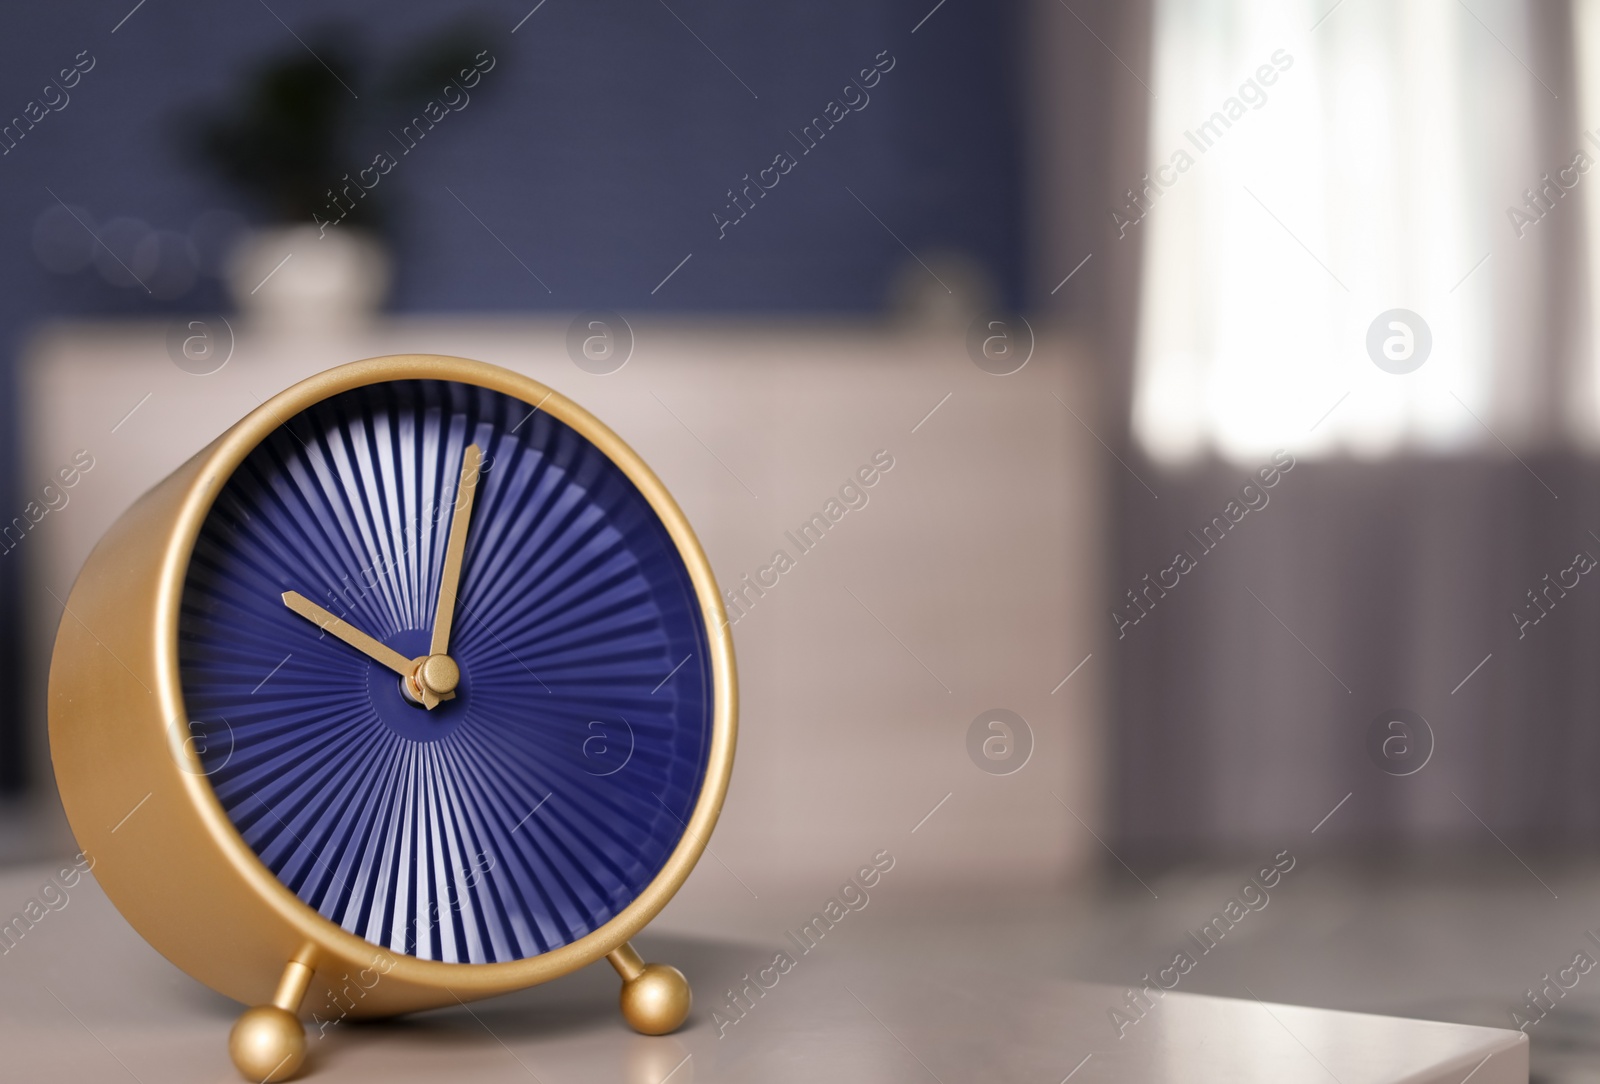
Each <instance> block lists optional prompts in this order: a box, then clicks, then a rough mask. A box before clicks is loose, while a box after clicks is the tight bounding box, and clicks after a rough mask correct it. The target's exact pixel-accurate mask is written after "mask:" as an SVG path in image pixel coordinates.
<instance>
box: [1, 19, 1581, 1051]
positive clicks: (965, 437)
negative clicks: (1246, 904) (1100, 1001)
mask: <svg viewBox="0 0 1600 1084" xmlns="http://www.w3.org/2000/svg"><path fill="white" fill-rule="evenodd" d="M130 7H131V8H132V10H129V8H130ZM9 20H10V23H9V25H10V30H11V32H10V33H8V34H7V35H5V37H4V38H3V40H0V58H3V62H0V178H3V181H0V184H3V186H4V192H5V194H6V197H7V198H6V199H5V201H4V204H3V207H0V282H3V283H4V284H5V288H4V289H3V290H0V358H3V367H0V400H3V407H0V411H3V412H0V551H3V552H0V646H3V648H4V657H5V658H6V659H7V660H8V662H9V665H8V666H7V667H6V672H7V674H8V681H9V683H10V684H11V686H12V689H13V692H14V693H15V695H14V696H12V697H9V698H7V699H6V700H5V701H3V702H0V790H3V792H4V795H5V803H4V815H3V818H0V858H3V859H4V860H6V861H8V862H12V863H20V862H29V861H35V860H38V859H40V858H41V857H43V856H46V855H51V854H55V853H61V852H65V851H68V850H69V849H70V847H71V844H70V839H69V836H68V835H67V833H66V829H65V826H64V822H63V820H62V818H61V816H60V813H59V807H58V805H57V804H56V802H55V799H54V795H53V788H52V783H51V776H50V771H49V762H48V750H47V747H46V742H45V737H44V732H45V721H44V710H43V696H44V683H45V680H46V675H47V672H48V662H49V651H50V645H51V641H52V638H53V635H54V629H55V627H56V625H57V623H58V622H59V621H60V620H61V616H62V600H63V599H65V598H66V595H67V592H68V591H69V590H70V588H71V584H72V580H73V577H74V576H75V574H76V571H77V568H78V567H79V565H80V564H81V562H82V560H83V558H84V556H85V555H86V554H87V553H88V551H89V549H90V548H91V547H92V546H93V544H94V542H95V541H96V540H97V539H98V537H99V536H100V534H101V533H102V532H103V531H104V530H105V528H106V527H107V526H109V524H110V523H111V522H112V521H113V520H114V519H115V518H116V516H117V515H118V514H120V513H121V511H123V510H124V509H125V508H126V507H127V506H128V505H129V504H130V503H131V502H132V501H133V500H134V499H135V498H136V497H137V495H138V494H139V493H140V492H142V491H143V489H144V488H147V487H148V486H149V485H151V484H153V483H154V482H155V481H157V480H159V479H160V478H161V477H163V476H164V475H165V474H166V473H167V472H169V471H170V470H172V469H173V468H174V467H175V466H177V465H178V464H179V463H181V462H182V461H183V460H185V459H186V458H188V457H189V456H190V455H192V454H193V453H194V452H195V451H196V450H198V449H199V448H200V447H201V446H203V445H204V444H205V443H206V442H208V441H209V440H210V439H211V438H212V437H214V436H215V435H216V434H218V433H219V432H221V431H222V430H223V429H224V428H226V427H227V426H228V425H230V424H231V423H232V422H233V421H235V420H237V419H238V418H239V417H241V416H242V415H244V414H245V413H247V412H248V411H250V410H251V409H253V408H254V407H255V406H256V405H257V404H258V403H259V402H261V401H263V400H264V399H265V398H267V397H268V396H270V395H271V394H273V393H275V392H277V391H279V390H281V389H282V388H283V387H285V386H287V385H288V384H289V383H292V382H293V381H294V380H297V379H300V378H301V377H303V376H306V375H309V374H310V373H312V372H316V371H318V370H320V369H322V368H325V367H328V366H330V365H333V364H337V363H340V362H343V361H348V360H353V359H355V358H358V357H366V356H373V355H378V354H384V353H396V352H435V353H448V354H460V355H464V356H471V357H477V358H481V359H483V360H487V361H492V362H496V363H499V364H503V365H507V366H509V367H512V368H515V369H517V370H519V371H521V372H524V373H527V374H529V375H531V376H533V377H535V378H536V379H539V380H541V381H543V382H545V383H547V384H549V385H550V386H552V387H554V388H556V389H558V390H560V391H562V392H563V393H565V394H567V395H569V396H570V397H572V398H573V399H575V400H577V401H578V402H579V403H581V404H583V405H585V406H587V407H588V408H589V409H591V410H592V411H594V412H595V413H596V414H598V415H599V416H600V417H601V418H602V419H603V420H605V421H606V422H607V423H608V424H610V425H612V426H613V427H614V428H616V429H617V430H618V431H619V432H620V433H621V434H622V435H623V437H624V438H625V439H627V440H628V441H629V442H630V443H632V444H633V445H634V446H635V447H636V448H637V449H638V450H639V451H640V452H641V453H642V454H643V455H644V457H645V458H646V460H647V461H648V462H650V463H651V464H652V466H653V467H654V468H655V469H656V470H657V471H658V472H659V473H660V474H661V475H662V477H663V478H664V479H665V481H666V482H667V484H668V486H669V488H671V489H672V490H673V492H674V494H675V495H676V496H677V497H678V499H679V501H680V503H682V504H683V505H684V507H685V510H686V511H687V512H688V514H689V517H690V519H691V521H692V522H693V523H694V524H695V526H696V529H697V530H698V531H699V532H700V534H701V537H702V539H703V541H704V542H705V544H706V547H707V549H708V552H709V554H710V557H711V559H712V563H713V566H714V568H715V569H716V571H717V573H718V576H719V578H720V579H721V580H722V581H723V583H724V586H729V587H732V586H736V585H737V584H739V583H740V582H741V578H742V577H745V576H746V575H751V574H754V573H755V571H756V570H757V569H758V568H760V567H761V566H762V565H764V564H766V563H767V562H768V560H769V558H770V555H771V553H772V550H773V549H774V547H776V546H778V545H781V544H782V536H783V532H784V531H785V530H789V529H792V528H793V527H794V526H795V525H797V524H798V523H800V522H803V521H804V520H806V519H807V518H809V516H810V515H811V514H812V513H813V512H815V511H816V510H817V509H818V508H820V507H821V506H822V505H823V504H824V502H826V501H827V500H828V499H829V498H830V497H831V496H832V494H833V492H834V491H835V490H836V489H837V488H838V486H839V485H840V484H841V483H842V482H843V481H844V480H845V479H846V478H847V477H848V476H849V475H850V473H851V472H852V471H854V470H855V469H856V468H857V467H859V466H861V465H862V464H864V463H866V462H868V461H869V460H871V459H872V457H873V456H874V455H875V454H877V453H879V452H887V453H889V454H890V455H891V456H892V457H893V459H894V461H895V467H894V469H893V470H892V471H890V472H888V473H886V474H885V476H884V479H883V482H882V483H881V484H880V486H879V487H877V488H876V489H874V490H873V492H872V495H871V501H870V502H869V504H868V506H867V507H865V508H863V509H860V510H857V511H856V512H853V513H852V514H851V515H850V516H848V517H847V518H846V520H845V521H844V523H842V524H841V525H840V526H841V527H842V528H843V529H842V530H839V531H836V532H834V533H833V534H832V536H831V537H830V540H829V542H828V545H827V546H826V547H823V548H821V550H820V551H819V552H818V553H817V555H816V556H815V557H809V556H808V557H807V559H806V562H805V564H804V566H803V567H801V568H800V569H799V570H798V571H797V573H796V574H795V575H794V576H792V577H786V578H785V579H784V580H783V581H782V582H783V584H784V585H785V586H782V587H780V588H778V589H774V590H772V591H771V592H769V593H768V594H767V595H762V596H760V597H759V598H758V599H757V601H756V602H755V603H754V604H753V605H751V606H750V607H749V608H748V611H747V612H742V613H741V614H740V616H739V620H738V622H737V624H736V626H735V630H734V635H735V640H736V644H737V648H738V651H739V653H740V666H741V678H742V684H743V686H744V712H743V722H744V727H743V731H742V734H741V748H740V757H741V760H740V764H739V770H738V771H737V772H736V773H735V782H734V787H733V790H732V793H731V795H730V800H729V805H728V810H727V813H726V814H725V817H724V821H723V824H722V826H721V827H720V828H719V832H718V836H717V841H718V842H717V851H716V858H717V861H716V862H714V863H710V862H708V863H706V864H703V865H702V868H701V872H700V873H699V874H697V876H696V878H695V879H694V880H693V881H692V882H691V883H690V885H689V887H688V888H687V889H686V891H685V895H684V897H683V899H682V900H681V901H680V902H678V903H675V904H674V905H673V908H674V910H673V911H669V912H668V914H669V916H670V915H673V914H676V915H678V919H677V921H679V922H680V925H682V927H683V928H686V929H688V928H704V929H708V930H729V929H736V930H740V931H745V932H749V933H750V935H751V936H753V937H761V936H770V935H771V934H772V933H773V931H774V930H775V929H776V928H777V926H775V925H774V923H778V924H781V923H782V922H785V921H788V919H787V918H785V917H784V916H786V915H788V914H790V912H792V911H795V910H796V909H798V910H800V911H802V912H809V911H810V910H812V909H813V907H814V903H813V901H812V897H814V896H817V895H818V893H823V894H824V895H825V894H826V892H827V891H831V886H832V885H833V884H834V883H836V881H837V879H838V878H840V877H843V876H845V875H847V873H848V872H849V871H850V870H851V869H853V868H854V867H855V866H856V865H858V864H859V862H860V860H861V859H862V858H864V857H865V856H867V855H869V854H871V853H873V852H875V851H877V850H879V849H881V848H885V847H889V848H892V849H894V850H895V853H896V854H897V855H899V856H901V857H902V859H903V866H901V867H899V868H897V870H896V876H897V877H898V878H899V879H900V882H899V883H900V884H902V885H904V886H905V887H904V889H903V895H902V896H901V897H900V898H899V899H898V900H896V899H895V898H894V897H893V896H892V895H891V894H890V893H888V892H885V893H883V894H882V896H881V898H883V899H884V901H885V902H884V903H882V904H880V907H879V910H878V911H876V912H874V913H875V914H892V915H894V916H895V921H894V922H893V923H887V924H884V925H882V926H880V927H873V929H874V930H875V933H874V939H875V942H876V943H878V944H880V945H882V946H890V947H891V948H893V947H894V946H900V948H901V949H902V950H903V951H904V952H906V953H907V954H912V953H915V952H917V951H922V950H923V947H925V946H926V945H928V944H929V943H930V939H934V941H935V942H936V943H938V944H941V945H943V946H945V947H946V948H948V949H949V951H951V952H953V953H955V954H956V955H958V956H960V955H963V954H964V955H965V956H967V957H970V958H971V959H972V960H973V961H974V962H975V963H982V964H986V965H990V966H994V967H997V968H1000V969H1002V970H1005V969H1009V970H1012V971H1017V972H1027V973H1039V974H1050V975H1071V976H1074V977H1083V978H1092V979H1097V980H1103V981H1108V982H1114V983H1118V984H1135V983H1137V982H1138V981H1139V976H1140V975H1141V974H1143V973H1144V972H1146V971H1149V970H1150V969H1151V968H1153V967H1156V966H1160V965H1164V964H1165V963H1166V962H1167V961H1169V960H1170V959H1171V956H1172V953H1173V952H1174V951H1175V946H1181V945H1182V944H1184V943H1185V942H1184V939H1185V937H1186V936H1187V931H1190V930H1194V929H1197V928H1199V927H1200V926H1201V925H1202V924H1204V923H1205V922H1207V920H1208V919H1209V917H1210V916H1211V915H1212V914H1213V913H1214V912H1216V911H1217V909H1218V908H1220V907H1222V906H1223V904H1224V903H1225V902H1226V901H1227V900H1228V899H1229V898H1230V897H1231V896H1232V895H1233V894H1234V893H1235V892H1236V891H1237V887H1238V884H1239V883H1240V882H1241V881H1242V879H1244V878H1247V877H1249V876H1251V875H1252V874H1254V873H1255V872H1257V871H1258V870H1259V869H1260V867H1261V866H1262V865H1263V864H1271V862H1272V861H1273V858H1274V856H1281V855H1282V854H1283V853H1284V852H1288V853H1289V854H1290V855H1292V856H1293V858H1294V859H1295V862H1296V866H1295V869H1294V870H1293V872H1291V873H1288V874H1286V875H1285V879H1284V884H1283V887H1282V888H1281V889H1279V890H1277V891H1275V892H1274V894H1273V900H1274V901H1278V902H1275V904H1274V905H1273V906H1271V907H1270V908H1266V907H1265V906H1264V907H1263V911H1264V913H1263V914H1262V915H1261V917H1260V918H1259V919H1252V920H1251V921H1250V922H1244V923H1240V924H1239V925H1240V929H1239V930H1238V931H1236V932H1234V933H1233V934H1231V935H1230V939H1229V941H1228V942H1227V952H1226V953H1219V954H1218V956H1216V957H1214V958H1210V957H1208V962H1207V963H1206V965H1205V966H1204V967H1202V968H1200V969H1198V970H1197V971H1196V973H1195V975H1194V976H1193V978H1192V979H1191V980H1186V981H1189V982H1190V983H1191V985H1190V986H1189V987H1187V988H1190V989H1194V990H1199V991H1202V992H1212V993H1221V994H1228V995H1230V996H1249V995H1247V993H1246V990H1247V988H1248V990H1249V992H1250V994H1254V995H1259V996H1260V997H1262V998H1265V999H1268V1000H1280V1001H1297V1002H1302V1003H1307V1004H1317V1005H1326V1006H1331V1007H1337V1008H1351V1009H1361V1010H1367V1011H1380V1012H1388V1013H1395V1014H1400V1015H1413V1016H1424V1017H1430V1018H1435V1019H1450V1020H1457V1021H1461V1022H1470V1023H1482V1024H1490V1025H1494V1026H1501V1027H1518V1026H1523V1027H1524V1028H1525V1030H1527V1032H1528V1033H1529V1034H1530V1035H1532V1036H1533V1037H1534V1052H1535V1067H1536V1072H1537V1074H1538V1075H1539V1077H1540V1079H1547V1080H1583V1079H1600V1039H1597V1038H1596V1033H1597V1032H1596V1029H1597V1027H1600V999H1597V998H1596V996H1595V995H1596V994H1597V993H1600V982H1596V981H1595V980H1586V981H1587V982H1588V983H1592V985H1590V986H1579V987H1578V988H1576V989H1572V990H1570V991H1568V990H1567V989H1566V988H1565V987H1563V992H1562V993H1561V994H1560V995H1559V996H1557V997H1551V998H1549V1000H1550V1001H1552V1002H1553V1008H1552V1009H1549V1010H1542V1009H1541V1008H1540V1006H1539V1003H1538V1002H1537V1000H1533V1001H1531V1002H1530V997H1531V994H1532V993H1533V992H1534V991H1537V990H1539V989H1541V988H1543V987H1545V986H1546V985H1547V982H1548V977H1547V975H1546V973H1547V972H1548V973H1549V974H1555V973H1556V970H1557V969H1559V968H1561V967H1564V966H1566V965H1567V964H1568V963H1569V961H1571V959H1572V957H1573V954H1574V953H1575V952H1578V951H1580V950H1582V949H1583V948H1584V946H1585V944H1586V943H1589V939H1587V936H1586V935H1587V934H1588V932H1589V931H1600V902H1597V901H1600V892H1597V889H1600V866H1597V865H1596V863H1595V861H1594V842H1593V841H1594V840H1595V838H1596V836H1597V834H1600V787H1597V786H1596V772H1597V771H1600V727H1597V726H1596V724H1595V720H1596V713H1597V711H1600V667H1597V666H1596V665H1594V661H1593V660H1594V658H1595V655H1596V651H1597V649H1600V578H1597V577H1592V576H1590V575H1588V573H1589V572H1590V571H1591V570H1593V569H1594V568H1595V566H1596V564H1597V563H1600V475H1597V473H1596V471H1595V462H1594V460H1595V454H1596V449H1597V448H1600V379H1597V376H1600V354H1597V352H1596V340H1595V337H1594V330H1593V326H1594V325H1593V320H1592V318H1591V313H1592V312H1593V311H1594V309H1595V305H1594V300H1595V293H1596V291H1597V290H1600V276H1597V275H1596V273H1595V270H1594V269H1595V268H1596V267H1597V266H1600V264H1597V263H1596V261H1595V258H1594V257H1595V255H1596V253H1597V252H1600V201H1597V200H1596V199H1595V198H1593V197H1594V195H1595V194H1596V193H1597V192H1600V174H1597V175H1594V176H1591V175H1590V173H1591V170H1592V167H1593V165H1594V164H1595V163H1596V162H1600V4H1596V3H1592V2H1589V0H1405V2H1402V3H1394V4H1389V3H1381V2H1379V0H1304V2H1301V0H1277V2H1271V3H1268V2H1266V0H1132V2H1121V3H1114V2H1111V0H1073V2H1071V3H1068V2H1066V0H1002V2H991V3H987V4H982V5H978V4H972V3H967V2H963V0H948V2H945V0H940V2H938V3H934V2H932V0H927V2H922V0H916V2H909V0H865V2H857V3H850V4H846V3H830V2H821V3H813V4H808V5H805V6H804V7H803V8H801V7H794V6H787V7H785V6H770V5H768V6H762V5H756V6H751V5H741V4H733V3H728V2H724V0H674V2H673V3H672V4H671V6H668V4H667V3H666V2H663V0H654V2H642V3H639V2H635V3H627V4H617V3H611V2H605V0H602V2H596V3H589V4H585V5H582V6H579V5H575V4H572V3H570V2H568V0H525V2H524V3H520V4H515V5H512V4H502V3H483V4H480V5H477V6H474V7H472V8H462V9H455V8H451V9H446V8H444V7H442V6H438V5H424V4H420V3H411V2H405V3H393V4H389V5H385V7H384V10H383V11H382V13H381V14H376V13H374V12H372V11H370V10H368V9H366V8H365V7H364V6H363V5H357V4H350V3H322V4H310V3H302V2H298V0H276V2H275V3H274V4H273V5H272V6H271V7H269V6H268V5H267V4H266V3H264V2H260V0H257V2H255V3H250V2H246V3H242V4H239V5H236V6H235V7H233V8H231V9H229V10H228V11H227V12H226V13H224V12H221V11H218V10H214V9H209V8H207V9H200V8H194V7H174V6H171V5H165V4H161V3H155V4H150V5H148V6H146V5H145V4H143V3H141V4H139V5H138V6H137V7H134V6H133V5H132V4H131V3H130V4H126V5H124V4H120V3H119V4H118V5H116V6H108V5H107V4H104V3H99V2H97V3H93V4H89V5H76V6H74V7H73V8H72V9H71V10H66V9H61V10H57V9H52V8H39V9H36V10H35V9H28V10H18V11H16V12H13V13H11V14H10V16H9ZM119 20H120V21H119ZM5 118H12V119H11V120H10V121H9V123H3V122H4V121H5ZM85 464H88V465H87V466H86V465H85ZM69 477H70V478H71V479H72V480H71V481H70V482H68V481H67V479H68V478H69ZM1591 581H1593V582H1591ZM996 738H998V739H999V740H998V741H992V740H991V739H996ZM919 818H920V819H919ZM902 871H903V872H902ZM819 898H820V897H819ZM790 903H792V904H793V906H792V907H788V908H787V910H786V909H785V908H786V906H787V905H788V904H790ZM802 904H803V906H802ZM6 906H10V904H7V903H5V902H4V901H0V909H3V908H4V907H6ZM985 916H989V917H990V918H992V919H993V921H988V920H987V919H986V918H985ZM975 924H976V925H975ZM975 929H982V930H984V931H985V932H984V934H983V935H982V936H973V934H972V931H973V930H975ZM951 945H955V946H957V947H955V948H949V946H951ZM1591 951H1594V950H1593V949H1592V945H1591ZM1212 960H1214V961H1215V962H1212ZM1530 1004H1532V1006H1533V1007H1532V1008H1531V1009H1530ZM1533 1017H1537V1018H1538V1019H1536V1020H1535V1019H1532V1018H1533ZM1585 1074H1593V1075H1585Z"/></svg>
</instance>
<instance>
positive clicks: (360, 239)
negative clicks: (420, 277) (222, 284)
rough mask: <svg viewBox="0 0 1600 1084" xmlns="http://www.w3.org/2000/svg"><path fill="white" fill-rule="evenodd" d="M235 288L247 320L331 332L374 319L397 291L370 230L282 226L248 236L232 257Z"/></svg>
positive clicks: (386, 258) (285, 328)
mask: <svg viewBox="0 0 1600 1084" xmlns="http://www.w3.org/2000/svg"><path fill="white" fill-rule="evenodd" d="M227 275H228V290H229V293H231V294H232V295H233V300H234V303H235V304H237V305H238V306H239V311H240V312H241V313H242V314H243V316H244V317H245V320H246V322H248V323H250V324H252V325H255V326H257V327H260V328H262V329H263V330H269V331H293V330H302V331H309V330H329V329H335V328H341V327H349V326H352V325H359V324H362V323H365V322H367V321H369V320H371V319H372V317H373V316H374V314H376V313H377V311H378V308H379V307H380V306H381V305H382V304H383V301H384V298H385V296H386V295H387V294H388V291H389V280H390V262H389V253H388V250H387V249H386V248H385V246H384V245H383V243H382V242H381V241H379V240H377V239H376V238H375V237H373V236H371V235H370V234H366V233H362V232H360V231H358V230H352V229H349V228H348V227H337V228H334V229H330V230H328V231H327V232H326V233H322V232H321V231H320V230H319V228H318V227H317V226H312V225H305V226H278V227H272V228H270V229H263V230H255V231H252V232H250V233H247V234H246V235H245V236H244V237H243V239H241V241H240V242H239V244H238V245H237V246H236V247H235V248H234V250H233V252H232V253H231V254H230V256H229V258H228V272H227Z"/></svg>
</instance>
